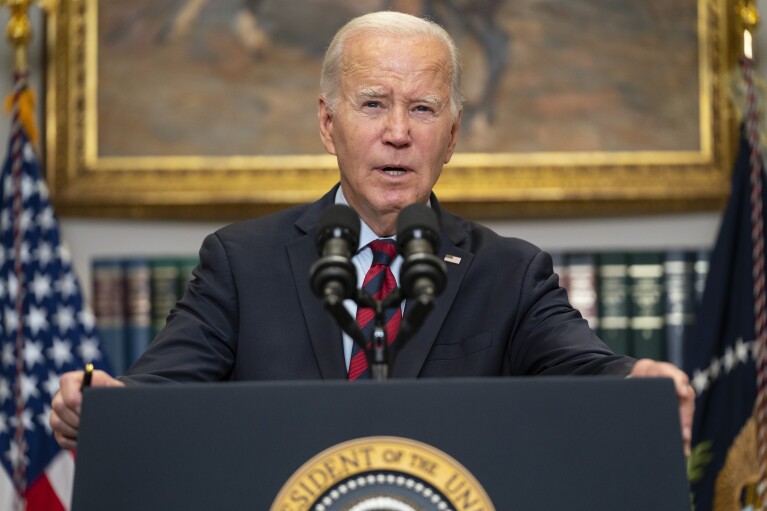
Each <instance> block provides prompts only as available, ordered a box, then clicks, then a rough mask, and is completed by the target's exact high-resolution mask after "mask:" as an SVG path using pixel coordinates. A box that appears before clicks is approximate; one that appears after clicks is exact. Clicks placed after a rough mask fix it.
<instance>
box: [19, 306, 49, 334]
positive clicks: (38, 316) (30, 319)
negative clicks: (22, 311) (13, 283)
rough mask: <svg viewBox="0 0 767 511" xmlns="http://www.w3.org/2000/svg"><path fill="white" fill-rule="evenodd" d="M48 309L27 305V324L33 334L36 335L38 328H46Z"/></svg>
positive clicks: (38, 331)
mask: <svg viewBox="0 0 767 511" xmlns="http://www.w3.org/2000/svg"><path fill="white" fill-rule="evenodd" d="M47 316H48V311H47V310H45V309H44V308H42V307H40V308H38V307H35V306H34V305H30V306H29V314H27V315H26V318H25V319H26V320H27V326H29V329H30V330H31V331H32V335H33V336H37V334H38V333H40V330H48V318H47Z"/></svg>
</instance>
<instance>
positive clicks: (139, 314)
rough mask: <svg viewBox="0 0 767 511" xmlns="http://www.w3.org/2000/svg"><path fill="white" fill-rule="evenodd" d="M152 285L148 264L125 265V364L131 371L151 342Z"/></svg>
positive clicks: (145, 261)
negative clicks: (132, 365) (131, 367)
mask: <svg viewBox="0 0 767 511" xmlns="http://www.w3.org/2000/svg"><path fill="white" fill-rule="evenodd" d="M151 295H152V285H151V270H150V266H149V260H148V259H143V258H137V259H129V260H126V261H125V297H126V298H125V315H126V317H125V319H126V321H125V323H126V328H125V330H126V344H127V348H128V349H127V353H126V364H127V366H128V367H130V365H131V364H133V362H135V361H136V360H137V359H138V357H139V356H140V355H141V354H142V353H143V352H144V351H145V350H146V348H147V347H148V346H149V343H150V341H151V340H152V302H151Z"/></svg>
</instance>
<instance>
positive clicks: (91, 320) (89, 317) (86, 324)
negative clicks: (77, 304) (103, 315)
mask: <svg viewBox="0 0 767 511" xmlns="http://www.w3.org/2000/svg"><path fill="white" fill-rule="evenodd" d="M77 317H78V319H79V320H80V323H82V324H83V329H84V330H85V331H86V332H90V331H92V330H93V329H94V328H96V316H95V315H94V314H93V311H92V310H91V309H90V308H83V310H81V311H80V312H79V314H78V315H77Z"/></svg>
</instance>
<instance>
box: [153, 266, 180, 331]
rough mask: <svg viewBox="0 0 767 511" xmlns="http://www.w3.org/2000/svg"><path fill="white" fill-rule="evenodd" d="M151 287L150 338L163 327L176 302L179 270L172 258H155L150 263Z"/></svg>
mask: <svg viewBox="0 0 767 511" xmlns="http://www.w3.org/2000/svg"><path fill="white" fill-rule="evenodd" d="M150 268H151V285H152V291H151V295H152V302H151V303H152V338H154V337H156V336H157V334H158V333H160V330H162V329H163V327H164V326H165V321H166V320H167V318H168V314H170V311H171V310H172V309H173V308H174V307H175V306H176V302H177V301H178V298H179V295H178V288H179V284H178V282H179V268H178V262H177V260H176V259H174V258H164V257H163V258H155V259H152V260H151V262H150Z"/></svg>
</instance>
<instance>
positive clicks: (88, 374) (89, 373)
mask: <svg viewBox="0 0 767 511" xmlns="http://www.w3.org/2000/svg"><path fill="white" fill-rule="evenodd" d="M92 377H93V364H91V363H88V364H85V370H84V371H83V383H82V385H80V392H82V391H83V389H85V387H90V386H91V378H92Z"/></svg>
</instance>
